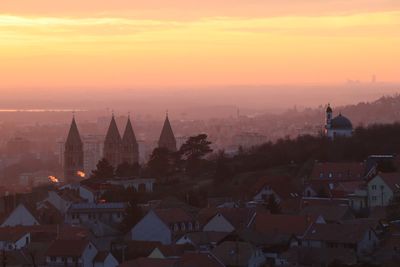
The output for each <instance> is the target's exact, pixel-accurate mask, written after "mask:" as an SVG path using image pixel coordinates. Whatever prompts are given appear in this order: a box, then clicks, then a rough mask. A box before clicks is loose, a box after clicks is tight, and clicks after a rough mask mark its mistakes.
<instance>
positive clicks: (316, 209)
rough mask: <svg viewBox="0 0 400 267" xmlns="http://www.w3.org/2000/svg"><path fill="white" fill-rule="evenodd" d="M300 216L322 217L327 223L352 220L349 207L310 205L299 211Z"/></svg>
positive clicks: (352, 216)
mask: <svg viewBox="0 0 400 267" xmlns="http://www.w3.org/2000/svg"><path fill="white" fill-rule="evenodd" d="M301 214H302V215H312V216H314V217H317V216H322V217H323V218H324V219H325V220H326V221H328V222H340V221H342V220H349V219H354V215H353V213H352V212H351V209H350V208H349V206H333V205H332V206H329V205H312V206H307V207H305V208H304V209H303V210H302V211H301Z"/></svg>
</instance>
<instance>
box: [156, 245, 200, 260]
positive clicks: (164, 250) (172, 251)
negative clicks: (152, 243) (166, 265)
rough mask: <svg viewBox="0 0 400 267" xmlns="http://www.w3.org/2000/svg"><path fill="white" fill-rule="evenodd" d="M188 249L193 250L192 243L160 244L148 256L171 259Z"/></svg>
mask: <svg viewBox="0 0 400 267" xmlns="http://www.w3.org/2000/svg"><path fill="white" fill-rule="evenodd" d="M187 250H193V247H192V246H191V245H187V244H183V245H177V244H171V245H162V244H161V245H159V246H157V247H156V248H155V249H154V250H153V251H152V252H151V253H150V254H149V256H148V258H155V259H171V258H179V257H181V256H182V255H183V253H184V252H185V251H187Z"/></svg>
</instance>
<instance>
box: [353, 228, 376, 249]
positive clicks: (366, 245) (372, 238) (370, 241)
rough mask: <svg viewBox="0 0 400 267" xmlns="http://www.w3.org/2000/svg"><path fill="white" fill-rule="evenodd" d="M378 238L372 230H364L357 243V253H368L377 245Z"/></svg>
mask: <svg viewBox="0 0 400 267" xmlns="http://www.w3.org/2000/svg"><path fill="white" fill-rule="evenodd" d="M378 242H379V239H378V237H377V236H376V234H375V232H374V231H373V230H371V229H370V230H368V231H366V232H365V235H364V237H363V239H362V240H361V241H360V242H359V243H358V244H357V254H358V255H363V254H368V253H370V252H372V251H374V250H375V248H376V247H377V246H378Z"/></svg>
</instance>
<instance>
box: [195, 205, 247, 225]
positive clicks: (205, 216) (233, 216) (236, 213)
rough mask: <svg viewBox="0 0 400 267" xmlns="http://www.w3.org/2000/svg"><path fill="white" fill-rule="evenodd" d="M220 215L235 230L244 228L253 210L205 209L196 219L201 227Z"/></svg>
mask: <svg viewBox="0 0 400 267" xmlns="http://www.w3.org/2000/svg"><path fill="white" fill-rule="evenodd" d="M218 214H221V215H222V216H223V217H224V218H225V219H226V220H228V221H229V223H230V224H232V226H233V227H235V229H236V230H238V229H244V228H246V227H247V226H248V225H249V223H250V222H251V220H252V219H253V217H254V215H255V209H253V208H205V209H202V210H200V212H199V214H198V219H199V222H200V225H201V226H204V225H206V224H207V223H208V222H209V221H210V220H211V219H212V218H214V217H215V216H217V215H218Z"/></svg>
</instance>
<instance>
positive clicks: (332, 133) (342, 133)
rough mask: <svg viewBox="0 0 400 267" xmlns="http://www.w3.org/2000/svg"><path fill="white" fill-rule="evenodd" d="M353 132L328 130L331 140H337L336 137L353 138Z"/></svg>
mask: <svg viewBox="0 0 400 267" xmlns="http://www.w3.org/2000/svg"><path fill="white" fill-rule="evenodd" d="M352 134H353V131H352V130H346V129H328V130H327V136H328V137H329V138H332V139H333V138H335V136H344V137H350V136H352Z"/></svg>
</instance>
